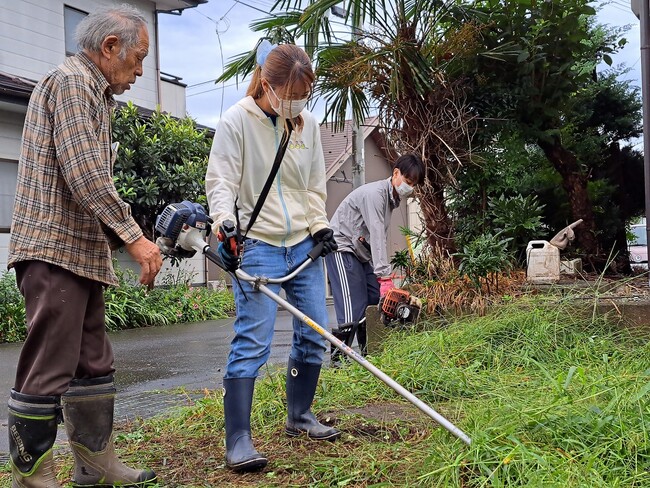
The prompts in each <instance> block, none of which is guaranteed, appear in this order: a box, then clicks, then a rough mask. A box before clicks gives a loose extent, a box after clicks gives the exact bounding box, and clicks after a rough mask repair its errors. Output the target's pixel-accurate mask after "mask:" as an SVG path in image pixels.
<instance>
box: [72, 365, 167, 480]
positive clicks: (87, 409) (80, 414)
mask: <svg viewBox="0 0 650 488" xmlns="http://www.w3.org/2000/svg"><path fill="white" fill-rule="evenodd" d="M61 399H62V403H63V418H64V420H65V428H66V431H67V432H68V438H69V439H70V447H71V448H72V453H73V455H74V475H73V478H72V479H73V486H84V487H88V486H93V487H100V486H133V487H137V486H150V485H153V484H155V483H156V474H155V473H154V472H153V471H151V470H150V469H147V470H136V469H133V468H129V467H128V466H126V465H124V464H123V463H122V462H120V460H119V459H118V458H117V456H116V454H115V446H114V444H113V411H114V408H115V387H114V385H113V377H112V376H102V377H100V378H92V379H87V380H72V382H71V383H70V389H68V391H67V392H66V393H65V394H64V395H63V397H62V398H61Z"/></svg>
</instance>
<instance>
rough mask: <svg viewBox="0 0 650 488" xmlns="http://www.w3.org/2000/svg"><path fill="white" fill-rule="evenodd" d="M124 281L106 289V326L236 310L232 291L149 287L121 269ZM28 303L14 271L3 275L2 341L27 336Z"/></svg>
mask: <svg viewBox="0 0 650 488" xmlns="http://www.w3.org/2000/svg"><path fill="white" fill-rule="evenodd" d="M118 276H119V278H120V284H119V286H117V287H109V288H107V289H106V291H105V293H104V296H105V298H106V327H107V329H109V330H112V331H115V330H122V329H133V328H137V327H146V326H151V325H167V324H173V323H184V322H198V321H203V320H214V319H220V318H225V317H227V316H228V315H229V314H231V313H232V312H233V311H234V308H235V307H234V300H233V296H232V293H231V292H229V291H211V290H208V289H207V288H203V287H192V286H190V285H188V284H187V283H185V282H180V283H179V282H177V283H175V284H172V285H169V286H165V287H159V288H154V289H153V290H148V289H147V288H145V287H144V286H141V285H138V284H135V280H134V277H133V276H132V275H131V274H130V273H126V274H125V273H120V272H118ZM26 333H27V330H26V327H25V303H24V300H23V297H22V295H21V294H20V292H19V291H18V288H17V287H16V279H15V275H14V273H4V274H3V275H2V276H1V277H0V343H2V342H18V341H22V340H24V339H25V336H26Z"/></svg>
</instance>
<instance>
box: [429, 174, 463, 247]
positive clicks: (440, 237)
mask: <svg viewBox="0 0 650 488" xmlns="http://www.w3.org/2000/svg"><path fill="white" fill-rule="evenodd" d="M420 207H421V209H422V216H423V217H424V225H425V228H426V235H427V243H428V244H429V245H430V246H431V247H432V248H433V249H438V250H442V251H447V252H449V253H450V254H451V253H454V252H456V245H455V243H454V238H453V230H452V226H451V219H450V218H449V213H448V212H447V206H446V205H445V198H444V188H443V187H442V186H441V185H439V184H438V183H437V182H435V181H430V180H429V181H428V184H427V185H425V186H424V188H423V189H422V192H421V196H420Z"/></svg>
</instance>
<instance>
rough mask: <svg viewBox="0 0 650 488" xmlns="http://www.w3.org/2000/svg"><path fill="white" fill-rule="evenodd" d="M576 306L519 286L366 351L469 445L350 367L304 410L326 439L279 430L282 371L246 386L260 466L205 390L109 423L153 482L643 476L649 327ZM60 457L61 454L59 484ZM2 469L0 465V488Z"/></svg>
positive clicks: (336, 372)
mask: <svg viewBox="0 0 650 488" xmlns="http://www.w3.org/2000/svg"><path fill="white" fill-rule="evenodd" d="M588 308H589V307H577V306H576V305H575V301H573V300H571V299H570V298H567V297H565V298H560V297H548V296H537V297H535V296H533V297H522V298H519V299H517V300H516V301H513V303H510V304H506V305H501V306H499V307H498V308H496V309H495V310H493V311H492V312H491V313H489V314H488V315H486V316H484V317H464V318H459V319H457V320H455V321H453V322H452V323H447V324H445V325H439V324H434V323H430V324H428V325H427V326H426V327H425V330H423V331H419V332H411V333H408V332H400V333H395V334H393V335H392V336H391V338H390V340H389V343H388V344H387V347H386V348H385V351H384V352H383V353H382V354H381V355H379V356H377V357H375V358H372V359H371V360H372V362H373V364H375V365H376V366H378V367H379V368H380V369H381V370H382V371H384V372H385V373H387V374H388V375H389V376H391V377H392V378H394V379H395V380H396V381H398V382H399V383H400V384H401V385H403V386H404V387H406V388H407V389H409V390H410V391H412V392H414V393H415V394H416V395H417V396H418V397H419V398H420V399H422V400H423V401H425V402H427V403H428V404H429V405H431V406H432V407H433V408H435V409H436V410H437V411H438V412H439V413H441V414H442V415H444V416H445V417H446V418H447V419H449V420H450V421H452V422H453V423H454V424H456V425H457V426H458V427H460V428H461V429H462V430H463V431H464V432H466V433H467V434H468V435H469V436H470V437H471V438H472V440H473V442H472V445H471V446H470V447H467V446H465V445H464V444H463V443H462V442H461V441H459V440H457V439H456V438H455V437H453V436H452V435H451V434H449V433H448V432H447V431H446V430H444V429H442V428H440V427H438V426H436V425H435V423H434V422H433V421H432V420H431V419H430V418H429V417H427V416H425V415H423V414H421V413H420V412H419V411H418V410H417V409H416V408H415V407H413V406H412V405H411V404H410V403H408V402H406V401H405V400H403V399H401V397H399V396H397V395H396V394H395V393H394V392H393V391H392V390H390V389H389V388H388V387H386V386H385V385H383V383H381V382H380V381H378V380H376V379H375V378H374V377H373V376H372V375H370V373H368V372H367V371H366V370H365V369H363V368H362V367H360V366H358V365H356V364H351V365H347V366H345V367H343V368H339V369H326V370H324V371H323V374H322V375H321V381H320V384H319V389H318V391H317V399H316V402H315V404H314V410H315V412H317V414H318V416H319V418H321V419H322V421H324V422H329V423H333V424H335V425H336V426H337V427H338V428H340V429H341V430H342V431H343V432H344V435H343V437H342V438H341V439H340V440H339V441H338V442H336V443H330V442H325V443H316V442H308V441H306V440H291V439H288V438H286V437H285V436H284V433H283V427H284V420H285V415H286V407H285V393H284V371H277V370H276V371H270V372H269V374H268V375H267V376H266V377H265V378H264V379H263V380H260V381H258V385H257V388H256V392H255V401H254V406H253V416H252V419H251V420H252V425H253V436H254V438H255V443H256V446H257V448H258V449H259V450H260V451H261V452H264V453H265V454H267V455H268V457H269V465H268V466H267V468H266V469H265V470H264V471H262V472H260V473H254V474H246V475H235V474H232V473H230V472H229V471H228V470H227V469H226V468H225V467H224V461H223V453H224V448H223V424H224V422H223V408H222V398H221V392H220V391H205V392H204V395H203V398H201V399H200V400H198V401H196V402H195V403H194V404H193V405H192V406H190V407H186V408H182V409H179V410H178V411H176V412H175V413H174V414H172V415H171V416H170V417H167V418H156V419H152V420H148V421H146V422H144V423H142V424H138V425H135V424H133V425H129V426H124V427H123V428H122V430H121V433H120V435H119V438H118V446H119V447H120V450H121V453H122V455H123V456H124V457H125V458H128V459H131V460H132V461H137V462H140V463H144V464H146V465H149V466H151V467H153V468H154V469H155V470H156V471H157V472H158V473H159V475H160V478H161V485H160V486H161V487H167V486H170V487H171V486H183V487H207V486H266V487H303V486H310V487H334V486H336V487H370V486H376V487H379V486H400V487H401V486H414V487H416V486H422V487H444V488H447V487H463V488H465V487H512V486H522V487H647V486H650V444H649V436H648V430H649V428H650V394H649V393H648V392H650V346H649V345H648V341H647V338H648V336H647V335H645V336H643V335H641V334H639V333H638V331H635V332H634V333H633V332H630V331H628V330H626V329H625V328H621V327H619V326H616V325H613V324H608V323H607V322H605V321H604V319H602V318H600V317H597V316H593V315H592V314H591V313H590V312H589V310H588ZM70 464H71V460H70V457H69V455H68V456H62V460H60V461H59V464H58V466H59V467H60V478H61V479H62V480H65V479H67V478H68V477H69V473H70ZM7 480H8V476H7V475H6V473H5V474H3V473H0V486H9V484H8V482H7ZM2 483H5V484H2Z"/></svg>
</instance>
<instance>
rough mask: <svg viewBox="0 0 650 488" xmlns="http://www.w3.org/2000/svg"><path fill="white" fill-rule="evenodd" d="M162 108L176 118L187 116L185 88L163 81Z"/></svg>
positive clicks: (161, 85)
mask: <svg viewBox="0 0 650 488" xmlns="http://www.w3.org/2000/svg"><path fill="white" fill-rule="evenodd" d="M160 94H161V101H160V108H161V110H162V111H163V112H168V113H170V114H172V115H173V116H174V117H178V118H181V119H182V118H183V117H185V116H186V115H187V111H186V110H185V87H184V86H180V85H177V84H176V83H170V82H168V81H164V80H162V81H161V82H160Z"/></svg>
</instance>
